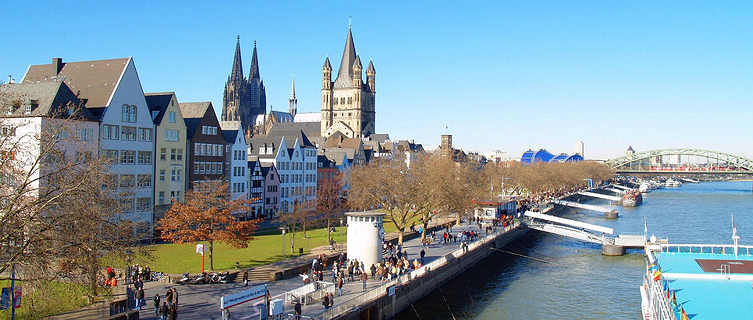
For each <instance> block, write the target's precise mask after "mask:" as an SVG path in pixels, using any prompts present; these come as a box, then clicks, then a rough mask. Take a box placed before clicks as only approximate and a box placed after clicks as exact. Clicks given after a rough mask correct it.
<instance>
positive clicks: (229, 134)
mask: <svg viewBox="0 0 753 320" xmlns="http://www.w3.org/2000/svg"><path fill="white" fill-rule="evenodd" d="M220 128H221V129H222V136H223V137H225V142H227V143H229V144H235V139H236V138H238V130H239V129H240V128H241V122H240V121H220Z"/></svg>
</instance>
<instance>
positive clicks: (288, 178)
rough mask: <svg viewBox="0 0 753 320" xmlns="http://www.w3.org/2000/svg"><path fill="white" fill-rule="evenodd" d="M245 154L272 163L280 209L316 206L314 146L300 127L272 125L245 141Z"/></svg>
mask: <svg viewBox="0 0 753 320" xmlns="http://www.w3.org/2000/svg"><path fill="white" fill-rule="evenodd" d="M249 155H251V156H252V157H257V158H258V160H259V161H261V162H262V163H273V164H274V166H275V167H276V169H277V172H278V174H279V176H280V206H279V208H280V212H282V213H291V212H293V210H294V209H295V207H296V206H304V207H306V208H309V209H316V178H317V174H316V166H317V155H316V146H314V145H313V144H312V143H311V141H309V139H308V137H306V134H305V133H303V131H302V130H300V129H282V128H272V130H270V132H269V133H268V134H267V135H265V136H255V137H254V138H252V139H251V140H250V141H249Z"/></svg>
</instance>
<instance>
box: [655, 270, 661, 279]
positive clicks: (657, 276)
mask: <svg viewBox="0 0 753 320" xmlns="http://www.w3.org/2000/svg"><path fill="white" fill-rule="evenodd" d="M659 279H661V271H659V270H654V281H659Z"/></svg>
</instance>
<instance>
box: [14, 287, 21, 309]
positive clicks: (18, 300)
mask: <svg viewBox="0 0 753 320" xmlns="http://www.w3.org/2000/svg"><path fill="white" fill-rule="evenodd" d="M14 291H15V293H14V298H15V299H16V301H15V303H14V305H15V306H16V309H18V308H20V307H21V287H18V286H17V287H16V290H14Z"/></svg>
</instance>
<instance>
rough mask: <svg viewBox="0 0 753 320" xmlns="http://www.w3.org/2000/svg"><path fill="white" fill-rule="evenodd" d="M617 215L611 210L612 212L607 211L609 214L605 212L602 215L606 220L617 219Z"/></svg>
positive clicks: (615, 211)
mask: <svg viewBox="0 0 753 320" xmlns="http://www.w3.org/2000/svg"><path fill="white" fill-rule="evenodd" d="M618 215H619V214H618V213H617V210H612V211H609V212H605V213H604V218H607V219H617V216H618Z"/></svg>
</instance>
